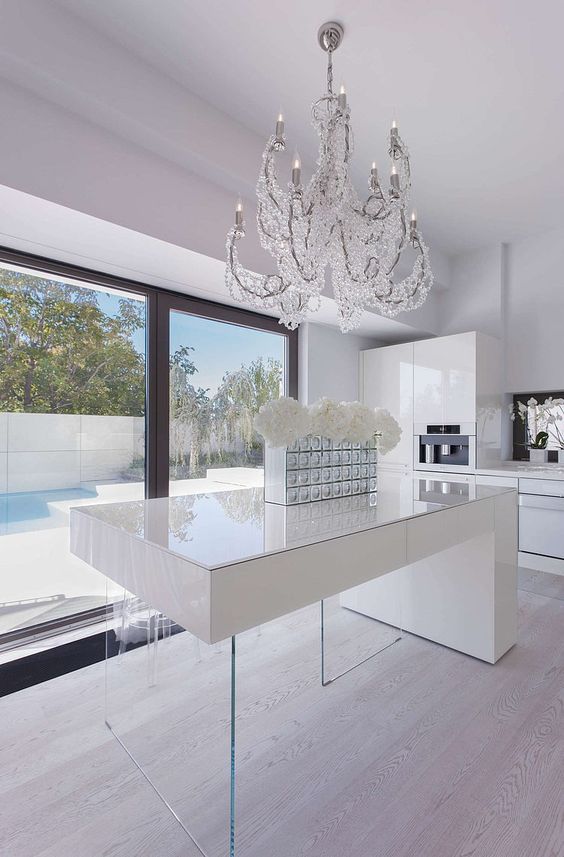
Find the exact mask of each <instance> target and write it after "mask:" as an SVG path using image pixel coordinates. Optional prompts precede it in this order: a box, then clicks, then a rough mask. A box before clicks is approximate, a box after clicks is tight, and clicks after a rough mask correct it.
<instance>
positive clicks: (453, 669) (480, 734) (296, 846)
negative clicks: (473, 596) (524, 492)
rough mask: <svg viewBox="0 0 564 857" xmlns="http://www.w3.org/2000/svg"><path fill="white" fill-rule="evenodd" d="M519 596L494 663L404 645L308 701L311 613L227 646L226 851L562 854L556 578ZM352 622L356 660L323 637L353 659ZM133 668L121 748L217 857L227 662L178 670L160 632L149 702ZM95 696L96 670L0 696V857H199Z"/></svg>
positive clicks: (179, 646) (412, 641) (137, 663)
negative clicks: (230, 763)
mask: <svg viewBox="0 0 564 857" xmlns="http://www.w3.org/2000/svg"><path fill="white" fill-rule="evenodd" d="M521 582H522V584H523V585H524V586H525V587H527V588H526V589H525V590H523V591H521V592H520V626H519V641H518V644H517V646H515V647H514V648H513V649H512V650H511V651H510V652H509V653H508V654H507V655H506V656H505V657H504V658H503V659H502V660H501V661H500V662H499V663H498V664H497V665H496V666H491V665H488V664H485V663H482V662H480V661H477V660H474V659H472V658H469V657H466V656H464V655H461V654H460V653H457V652H453V651H450V650H448V649H445V648H443V647H441V646H438V645H436V644H433V643H430V642H427V641H425V640H421V639H418V638H416V637H413V636H409V635H407V636H406V637H405V638H404V639H403V640H402V641H401V642H400V643H398V644H395V645H394V646H392V647H391V648H389V649H386V650H385V651H384V652H382V653H381V654H380V655H378V656H377V657H376V658H374V659H373V660H370V661H368V662H367V663H365V664H363V665H362V666H360V667H359V668H358V669H356V670H354V671H353V672H351V673H348V674H347V675H346V676H344V677H343V678H340V679H338V680H337V681H336V682H334V683H333V684H331V685H330V686H328V687H327V688H321V687H320V684H319V637H318V633H319V631H318V628H319V626H318V613H316V609H317V608H312V609H308V610H306V611H300V613H299V614H295V615H294V616H292V617H288V618H287V619H286V620H285V621H284V622H283V623H280V624H271V625H269V626H266V627H265V628H264V629H263V632H262V634H261V635H260V636H259V635H256V634H254V635H253V634H249V635H247V636H246V637H245V638H243V639H242V640H241V644H240V648H239V655H238V656H239V661H238V673H237V677H238V701H239V705H240V709H239V710H240V717H239V720H238V724H237V750H238V756H237V758H238V792H237V800H238V811H239V822H238V828H237V834H238V845H239V851H238V854H240V855H241V857H265V855H269V857H414V856H415V855H417V857H564V789H563V788H562V784H563V782H564V603H563V601H562V600H561V599H560V597H559V592H560V589H559V581H553V580H546V579H542V578H536V579H535V580H532V579H531V576H530V575H525V576H524V577H523V576H522V578H521ZM534 586H536V589H537V591H531V587H534ZM540 590H542V592H543V593H545V594H539V592H540ZM546 592H551V593H552V595H550V596H549V595H547V594H546ZM347 612H348V611H347ZM336 616H337V618H338V613H337V614H336ZM347 621H348V620H347ZM358 627H359V634H362V635H364V636H363V638H362V640H361V645H359V644H358V640H357V639H355V634H354V632H351V633H350V634H349V633H348V631H347V633H345V634H340V632H339V633H335V635H334V636H333V637H332V639H334V640H335V641H338V642H339V646H340V647H342V646H343V645H344V643H343V642H342V641H343V640H350V641H353V643H354V646H355V648H354V652H355V653H357V654H358V653H359V652H365V651H368V650H369V648H370V644H371V643H372V642H373V640H372V638H371V631H370V626H366V624H365V623H361V624H359V626H358ZM336 630H337V631H338V630H339V629H336ZM182 638H184V639H182ZM377 638H378V635H375V636H374V640H377ZM175 647H176V648H175ZM132 654H136V660H135V659H131V660H130V662H131V664H133V667H132V670H131V673H125V672H124V673H123V675H124V676H125V678H124V679H123V681H122V678H121V677H120V673H119V672H118V673H116V674H115V675H116V676H117V678H118V681H119V682H122V684H121V685H119V686H118V689H119V688H120V687H121V692H122V697H123V698H120V694H119V693H118V694H117V696H116V699H115V706H116V718H117V722H118V723H119V726H120V729H122V730H123V736H124V737H125V739H126V740H127V741H128V742H131V745H132V746H133V747H135V748H136V752H139V753H140V755H141V756H143V757H144V758H143V761H144V762H146V764H147V768H148V770H149V771H150V773H151V775H152V776H154V777H155V780H156V782H157V783H158V784H159V785H160V786H161V787H162V788H163V790H165V791H166V789H168V790H169V793H170V795H171V796H172V800H173V805H175V808H178V809H179V810H180V811H184V810H185V811H186V812H187V814H188V815H191V816H192V817H193V815H194V813H196V814H198V818H197V819H196V827H197V828H198V830H199V831H201V833H202V835H203V836H204V837H206V836H209V841H210V843H211V847H212V855H213V857H224V850H223V843H224V842H225V841H226V836H227V831H226V828H225V824H226V805H225V797H226V793H225V787H226V784H227V779H226V776H225V774H226V768H225V766H224V762H225V755H226V752H227V749H228V744H227V743H226V742H227V739H228V712H227V710H226V702H227V699H228V698H227V696H226V693H227V690H228V682H227V678H228V674H227V672H226V668H227V666H228V652H227V649H225V650H224V651H221V650H220V649H219V648H216V649H215V650H209V652H207V654H206V655H205V656H204V657H202V658H201V659H200V660H198V661H197V663H196V661H195V660H194V654H196V655H197V653H195V652H194V651H192V650H191V649H190V645H189V641H188V637H187V635H178V637H177V638H175V640H174V641H173V643H172V644H171V646H170V647H169V648H168V649H166V648H164V647H163V648H162V649H161V650H160V651H159V675H158V679H159V681H158V686H157V690H156V691H154V690H153V691H149V690H147V689H146V681H145V677H146V660H145V654H144V653H143V651H139V652H138V653H132ZM345 654H346V653H345ZM338 655H339V661H340V659H341V655H342V651H341V650H340V651H339V652H338ZM126 657H127V656H126ZM130 662H128V661H125V662H124V663H126V664H129V663H130ZM179 663H182V665H183V668H184V669H185V674H184V676H183V674H182V672H181V671H180V672H179V668H178V664H179ZM343 663H346V657H345V658H344V660H343ZM122 666H123V664H122ZM128 668H129V667H128ZM135 671H136V672H135ZM130 674H131V675H134V683H133V684H132V685H131V686H128V685H127V683H126V680H129V679H128V678H127V677H128V676H129V675H130ZM179 676H180V682H179ZM213 682H215V684H214V685H213V686H214V700H213V703H212V704H211V705H210V706H209V707H206V706H205V705H203V704H202V701H203V700H205V699H206V698H207V697H206V693H209V690H210V687H211V686H212V685H211V684H210V683H212V684H213ZM103 686H104V668H103V665H102V664H98V665H95V666H93V667H88V668H86V669H84V670H81V671H78V672H75V673H71V674H69V675H67V676H63V677H62V678H59V679H55V680H53V681H51V682H46V683H44V684H42V685H37V686H35V687H32V688H29V689H27V690H24V691H21V692H20V693H17V694H13V695H12V696H8V697H5V698H3V699H1V700H0V722H1V731H0V764H1V770H2V777H1V778H0V819H1V821H0V854H1V855H2V857H55V855H72V856H73V857H132V855H133V857H144V855H147V857H148V855H151V857H153V855H155V854H159V855H161V854H166V855H171V857H176V855H178V857H180V855H183V857H198V854H199V852H198V851H197V849H196V848H195V847H194V846H193V844H192V843H191V842H190V840H189V839H188V837H187V836H186V833H185V832H184V830H183V829H182V827H181V826H180V825H179V824H178V822H176V821H175V819H174V818H173V817H172V815H171V814H170V813H169V812H168V810H167V808H166V807H165V805H164V803H163V802H162V801H161V800H160V799H159V797H158V796H157V795H156V793H155V792H154V791H153V789H152V788H151V786H150V785H149V784H148V783H147V781H146V780H145V778H144V777H143V775H142V774H141V773H140V772H139V771H138V769H137V768H136V767H135V765H134V764H133V762H132V761H131V760H130V758H129V757H128V756H127V754H126V753H125V752H124V751H123V750H122V748H121V747H120V746H119V744H118V743H117V742H116V741H115V739H114V738H113V737H112V736H111V734H110V733H109V731H108V730H107V729H106V727H105V726H104V725H103V723H102V720H103ZM134 687H135V688H136V689H137V690H138V691H139V693H140V697H139V699H135V697H134V695H132V693H131V691H132V688H134ZM144 754H145V755H144ZM219 798H221V801H222V803H221V805H219V804H217V805H216V804H214V800H217V799H219ZM225 857H226V855H225Z"/></svg>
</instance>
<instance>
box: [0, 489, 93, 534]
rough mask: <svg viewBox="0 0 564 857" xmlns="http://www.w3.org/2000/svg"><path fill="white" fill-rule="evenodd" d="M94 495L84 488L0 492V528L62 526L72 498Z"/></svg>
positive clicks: (6, 531)
mask: <svg viewBox="0 0 564 857" xmlns="http://www.w3.org/2000/svg"><path fill="white" fill-rule="evenodd" d="M97 496H98V495H97V493H96V491H89V490H87V489H85V488H62V489H59V490H56V491H29V492H21V493H16V494H0V532H1V533H4V534H10V533H23V532H27V531H30V530H45V529H51V528H52V527H64V526H65V525H66V524H68V510H69V508H70V507H71V506H72V505H73V501H76V500H88V499H93V498H95V497H97Z"/></svg>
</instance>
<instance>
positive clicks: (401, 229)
mask: <svg viewBox="0 0 564 857" xmlns="http://www.w3.org/2000/svg"><path fill="white" fill-rule="evenodd" d="M341 38H342V28H341V27H340V25H338V24H335V23H330V24H324V25H323V27H321V28H320V31H319V41H320V44H321V46H322V47H323V48H324V50H326V51H327V92H326V93H325V95H323V96H322V97H321V98H320V99H319V100H318V101H316V102H315V104H314V105H313V107H312V123H313V126H314V128H315V129H316V131H317V133H318V136H319V155H318V159H317V166H316V169H315V172H314V174H313V176H312V178H311V180H310V182H309V184H308V185H307V186H305V187H304V185H303V184H302V166H301V160H300V157H299V155H298V153H297V152H296V153H295V154H294V156H293V158H292V171H291V181H290V182H289V184H288V187H287V190H283V189H282V187H281V186H280V184H279V182H278V179H277V177H276V170H275V156H276V153H277V152H280V151H282V150H284V149H285V144H286V138H285V133H284V118H283V116H282V114H280V115H279V116H278V120H277V122H276V128H275V133H274V134H273V135H272V136H271V137H270V139H269V140H268V143H267V145H266V148H265V150H264V154H263V158H262V165H261V170H260V175H259V179H258V184H257V199H258V205H257V228H258V233H259V237H260V242H261V244H262V246H263V248H264V249H265V250H268V252H269V253H270V254H271V256H272V257H273V258H274V260H275V262H276V273H275V274H267V275H262V274H257V273H255V272H253V271H248V270H246V269H245V268H243V267H242V265H241V263H240V262H239V255H238V252H237V242H238V241H239V239H241V238H243V237H244V235H245V221H244V215H243V204H242V201H241V199H239V200H238V201H237V205H236V210H235V224H234V226H233V227H232V228H231V229H230V230H229V232H228V234H227V244H226V247H227V267H226V284H227V287H228V289H229V291H230V293H231V295H232V297H233V298H234V299H235V300H237V301H241V302H243V303H246V304H250V305H251V306H253V307H256V308H257V309H261V310H265V309H271V310H275V311H276V313H277V314H278V315H279V317H280V323H281V324H284V325H285V326H286V327H288V328H290V329H294V328H296V327H297V326H298V325H299V324H300V322H301V321H303V320H304V319H305V318H306V317H308V316H309V315H310V314H311V313H313V312H315V311H317V310H318V309H319V307H320V304H321V293H322V291H323V289H324V287H325V271H326V268H327V267H329V268H330V269H331V280H332V287H333V295H334V298H335V302H336V305H337V311H338V317H339V325H340V328H341V330H342V331H343V333H345V332H347V331H349V330H352V329H354V328H356V327H358V325H359V324H360V320H361V317H362V314H363V312H364V310H365V309H368V310H374V311H376V312H377V313H379V314H381V315H383V316H387V317H388V318H393V317H394V316H396V315H397V314H398V313H399V312H402V311H405V310H413V309H417V307H419V306H421V304H422V303H423V302H424V301H425V299H426V297H427V295H428V293H429V289H430V288H431V286H432V284H433V274H432V272H431V266H430V262H429V249H428V247H427V246H426V245H425V243H424V241H423V238H422V235H421V232H420V230H419V228H418V226H417V215H416V213H415V212H413V213H412V215H411V219H410V221H409V223H408V220H407V210H408V203H409V194H410V188H411V173H410V164H409V152H408V150H407V147H406V146H405V144H404V142H403V140H402V139H401V137H400V135H399V131H398V128H397V127H396V123H395V122H393V123H392V128H391V130H390V143H389V154H390V158H391V174H390V185H389V187H388V188H382V185H381V183H380V178H379V175H378V170H377V169H376V164H375V163H373V164H372V168H371V170H370V176H369V178H368V196H367V198H366V199H365V200H364V201H362V200H361V199H360V197H359V196H358V194H357V192H356V190H355V188H354V186H353V184H352V181H351V178H350V175H349V164H350V160H351V156H352V152H353V135H352V129H351V126H350V110H349V107H348V104H347V96H346V92H345V89H344V87H341V89H340V92H339V93H338V94H337V95H335V94H334V93H333V51H334V50H335V49H336V48H337V47H338V45H339V43H340V41H341ZM407 248H412V249H413V250H414V251H415V252H416V257H415V261H414V263H413V267H412V269H411V273H410V274H409V275H408V276H407V277H405V278H404V279H403V280H401V281H400V282H395V279H394V277H395V275H396V273H397V269H398V265H399V262H400V260H401V258H402V256H403V254H404V251H405V250H406V249H407Z"/></svg>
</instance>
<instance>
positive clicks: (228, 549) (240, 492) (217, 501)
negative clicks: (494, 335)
mask: <svg viewBox="0 0 564 857" xmlns="http://www.w3.org/2000/svg"><path fill="white" fill-rule="evenodd" d="M511 490H512V489H508V488H503V487H501V488H500V487H492V486H486V485H475V484H473V483H468V482H457V481H456V476H455V475H449V476H448V478H437V479H428V478H421V477H419V476H416V475H415V476H413V475H405V476H404V475H396V474H392V473H381V474H379V476H378V491H377V492H375V493H373V494H362V495H356V496H351V497H340V498H337V499H333V500H320V501H317V502H314V503H305V504H299V505H295V506H280V505H276V504H272V503H265V502H264V498H263V491H262V489H261V488H243V489H237V490H228V491H225V492H218V493H210V494H189V495H184V496H178V497H167V498H161V499H152V500H139V501H130V502H123V503H108V504H103V505H96V506H81V507H78V508H75V509H73V510H72V515H71V520H74V522H75V528H76V524H77V520H78V518H81V519H82V520H83V521H84V519H85V518H91V519H94V520H96V521H97V522H100V523H103V524H105V525H107V526H108V527H111V528H113V529H116V530H118V531H121V532H122V533H124V534H127V535H129V536H132V537H133V538H134V539H136V540H137V539H139V540H142V541H145V542H148V543H151V544H152V545H154V546H155V547H157V548H160V549H161V550H163V549H164V550H165V551H167V552H169V553H171V554H174V555H177V556H179V557H182V558H184V559H186V560H188V561H190V562H191V563H193V564H194V565H197V566H200V567H201V568H203V569H206V570H209V571H211V570H214V569H219V568H223V567H225V566H230V565H233V564H235V563H239V562H244V561H246V560H250V559H254V558H256V557H262V556H267V555H270V554H275V553H277V552H280V551H285V550H289V549H292V548H296V547H303V546H306V545H313V544H316V543H318V542H322V541H327V540H329V539H335V538H340V537H343V536H347V535H350V534H352V533H355V532H359V531H363V530H370V529H372V528H376V527H382V526H386V525H388V524H392V523H394V522H398V521H404V520H407V519H410V518H415V517H420V516H423V515H429V514H433V513H436V512H439V511H441V510H444V509H448V508H449V507H453V506H461V505H464V504H467V503H472V502H474V501H477V500H482V499H486V498H488V497H495V496H497V495H500V494H504V493H507V491H511Z"/></svg>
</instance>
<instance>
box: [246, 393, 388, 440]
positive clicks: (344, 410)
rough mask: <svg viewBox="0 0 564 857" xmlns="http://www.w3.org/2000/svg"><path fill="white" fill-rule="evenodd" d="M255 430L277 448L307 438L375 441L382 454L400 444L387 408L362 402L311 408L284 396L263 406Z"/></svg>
mask: <svg viewBox="0 0 564 857" xmlns="http://www.w3.org/2000/svg"><path fill="white" fill-rule="evenodd" d="M255 428H256V430H257V431H258V433H259V434H260V435H262V437H263V438H264V439H265V441H266V442H267V443H268V444H269V445H270V446H274V447H279V446H290V445H291V444H292V443H294V442H295V441H297V440H299V438H301V437H305V436H306V435H309V434H311V435H319V436H321V437H328V438H330V439H331V440H332V441H334V442H340V441H343V440H346V441H350V442H351V443H363V442H365V441H367V440H370V438H372V437H374V436H375V437H376V439H377V446H378V449H379V451H380V452H382V453H386V452H390V450H392V449H393V448H394V447H395V446H397V444H398V443H399V440H400V437H401V428H400V426H399V424H398V422H397V420H395V419H394V417H393V416H392V415H391V414H390V412H389V411H387V410H386V409H385V408H376V409H373V408H369V407H368V406H367V405H363V404H361V403H360V402H336V401H335V400H334V399H327V398H322V399H319V400H318V401H317V402H315V403H314V404H313V405H311V406H310V407H306V406H305V405H301V404H300V403H299V402H297V401H296V400H295V399H292V398H288V397H285V396H283V397H282V398H280V399H272V401H270V402H267V403H266V404H264V405H262V407H261V408H260V410H259V412H258V414H257V415H256V417H255Z"/></svg>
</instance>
